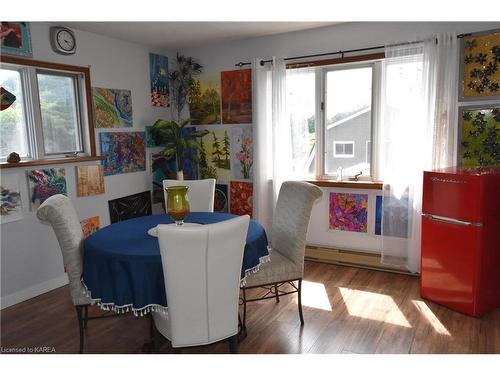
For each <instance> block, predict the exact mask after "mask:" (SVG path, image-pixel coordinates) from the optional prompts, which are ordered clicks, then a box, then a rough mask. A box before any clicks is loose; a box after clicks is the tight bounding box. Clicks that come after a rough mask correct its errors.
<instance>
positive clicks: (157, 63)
mask: <svg viewBox="0 0 500 375" xmlns="http://www.w3.org/2000/svg"><path fill="white" fill-rule="evenodd" d="M149 74H150V77H151V104H152V105H153V107H169V106H170V92H169V84H168V58H167V56H162V55H157V54H155V53H150V54H149Z"/></svg>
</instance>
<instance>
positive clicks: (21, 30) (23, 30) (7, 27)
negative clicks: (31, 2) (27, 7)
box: [0, 4, 33, 57]
mask: <svg viewBox="0 0 500 375" xmlns="http://www.w3.org/2000/svg"><path fill="white" fill-rule="evenodd" d="M4 6H7V5H6V4H5V5H4ZM0 27H1V29H0V31H1V32H0V35H1V37H0V41H1V43H0V46H1V52H2V55H3V54H5V55H17V56H23V57H32V56H33V52H32V50H31V35H30V27H29V24H28V23H27V22H4V21H2V23H1V26H0Z"/></svg>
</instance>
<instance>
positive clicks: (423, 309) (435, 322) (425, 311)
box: [412, 300, 451, 336]
mask: <svg viewBox="0 0 500 375" xmlns="http://www.w3.org/2000/svg"><path fill="white" fill-rule="evenodd" d="M412 302H413V304H414V305H415V307H416V308H417V309H418V311H419V312H420V313H421V314H422V315H423V316H424V318H425V319H427V321H428V322H429V324H430V325H431V326H432V328H434V330H435V331H436V332H437V333H439V334H440V335H446V336H451V334H450V332H449V331H448V330H447V329H446V327H445V326H444V325H443V323H441V322H440V320H439V319H438V317H437V316H436V315H435V314H434V313H433V312H432V310H431V309H430V308H429V306H427V304H426V303H425V302H424V301H417V300H412Z"/></svg>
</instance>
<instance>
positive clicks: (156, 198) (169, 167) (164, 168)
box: [151, 152, 177, 204]
mask: <svg viewBox="0 0 500 375" xmlns="http://www.w3.org/2000/svg"><path fill="white" fill-rule="evenodd" d="M176 171H177V165H176V161H175V157H172V158H170V159H167V158H166V157H165V156H164V155H163V154H162V153H160V152H158V153H153V154H151V174H152V177H153V204H155V203H162V202H163V201H164V197H163V180H175V179H177V172H176Z"/></svg>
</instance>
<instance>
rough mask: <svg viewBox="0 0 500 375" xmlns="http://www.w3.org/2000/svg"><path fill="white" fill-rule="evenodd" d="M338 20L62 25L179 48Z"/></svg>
mask: <svg viewBox="0 0 500 375" xmlns="http://www.w3.org/2000/svg"><path fill="white" fill-rule="evenodd" d="M337 23H338V22H64V23H60V24H61V25H64V26H67V27H70V28H75V29H80V30H84V31H88V32H92V33H95V34H101V35H107V36H110V37H113V38H117V39H122V40H125V41H129V42H134V43H139V44H142V45H145V46H149V47H152V48H157V49H165V50H168V49H180V48H189V47H196V46H200V45H204V44H211V43H217V42H226V41H230V40H238V39H246V38H252V37H258V36H264V35H271V34H279V33H286V32H290V31H298V30H306V29H314V28H318V27H323V26H329V25H333V24H337Z"/></svg>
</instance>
